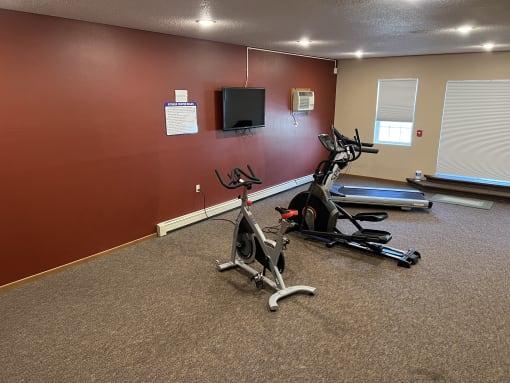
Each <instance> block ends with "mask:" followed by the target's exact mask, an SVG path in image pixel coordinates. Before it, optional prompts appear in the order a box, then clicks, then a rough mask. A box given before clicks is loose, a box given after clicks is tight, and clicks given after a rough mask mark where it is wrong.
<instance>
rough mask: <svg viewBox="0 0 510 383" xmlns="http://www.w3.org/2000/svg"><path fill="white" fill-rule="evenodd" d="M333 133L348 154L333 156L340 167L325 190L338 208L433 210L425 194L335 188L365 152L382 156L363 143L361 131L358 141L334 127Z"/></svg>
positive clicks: (327, 182) (357, 187)
mask: <svg viewBox="0 0 510 383" xmlns="http://www.w3.org/2000/svg"><path fill="white" fill-rule="evenodd" d="M332 130H333V133H334V136H335V138H336V140H337V143H338V146H339V147H340V148H344V150H340V151H338V152H335V153H330V156H334V159H333V161H334V162H335V163H336V164H335V168H334V169H333V171H332V172H331V173H330V174H328V175H327V178H328V179H327V181H326V183H325V186H326V188H327V189H328V190H329V191H330V194H331V199H332V200H333V202H335V203H338V204H359V205H377V206H387V207H399V208H401V209H402V210H411V209H430V208H431V207H432V201H429V200H427V198H426V197H425V194H424V193H423V192H422V191H420V190H416V189H392V188H374V187H361V186H343V185H339V184H335V181H336V180H337V179H338V177H339V176H340V173H341V171H342V170H343V169H344V168H345V167H346V166H347V165H348V163H349V162H352V161H354V160H356V159H358V158H359V156H360V155H361V153H362V152H365V153H374V154H375V153H378V152H379V149H374V148H372V146H373V144H372V143H366V142H361V141H360V139H359V135H358V133H357V131H356V137H355V138H354V139H350V138H348V137H345V136H344V135H342V134H341V133H340V132H339V131H338V130H337V129H336V128H335V127H334V126H333V127H332Z"/></svg>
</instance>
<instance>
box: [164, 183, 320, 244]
mask: <svg viewBox="0 0 510 383" xmlns="http://www.w3.org/2000/svg"><path fill="white" fill-rule="evenodd" d="M312 180H313V179H312V176H311V175H308V176H305V177H301V178H296V179H294V180H291V181H287V182H284V183H281V184H278V185H275V186H270V187H268V188H266V189H263V190H259V191H256V192H253V193H250V199H251V200H252V201H257V200H259V199H262V198H267V197H270V196H272V195H274V194H278V193H281V192H283V191H286V190H289V189H292V188H295V187H297V186H300V185H304V184H306V183H309V182H312ZM239 205H240V201H239V200H238V199H237V198H236V199H233V200H230V201H227V202H223V203H220V204H218V205H214V206H211V207H208V208H206V209H205V210H204V209H202V210H198V211H194V212H192V213H189V214H186V215H183V216H180V217H177V218H173V219H169V220H168V221H165V222H161V223H158V224H157V225H156V228H157V231H158V237H162V236H164V235H167V234H168V233H169V232H171V231H172V230H176V229H180V228H181V227H184V226H187V225H191V224H192V223H195V222H198V221H202V220H204V219H207V217H212V216H215V215H218V214H221V213H224V212H226V211H229V210H232V209H235V208H237V207H239ZM206 213H207V215H206Z"/></svg>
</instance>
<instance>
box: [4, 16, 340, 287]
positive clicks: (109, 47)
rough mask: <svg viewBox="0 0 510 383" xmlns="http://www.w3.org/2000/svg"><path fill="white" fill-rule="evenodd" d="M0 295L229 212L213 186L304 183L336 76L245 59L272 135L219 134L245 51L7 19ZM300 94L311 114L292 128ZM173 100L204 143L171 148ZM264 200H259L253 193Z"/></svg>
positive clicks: (296, 60)
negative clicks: (208, 211) (245, 181)
mask: <svg viewBox="0 0 510 383" xmlns="http://www.w3.org/2000/svg"><path fill="white" fill-rule="evenodd" d="M0 52H1V59H0V182H1V186H0V195H1V214H0V217H1V223H0V235H1V240H0V285H3V284H6V283H9V282H13V281H16V280H19V279H22V278H24V277H27V276H30V275H34V274H36V273H39V272H43V271H46V270H49V269H51V268H54V267H57V266H60V265H63V264H66V263H69V262H72V261H75V260H78V259H81V258H84V257H87V256H90V255H93V254H96V253H98V252H101V251H104V250H107V249H110V248H113V247H115V246H118V245H121V244H124V243H127V242H129V241H133V240H135V239H138V238H141V237H144V236H147V235H149V234H152V233H155V232H156V224H157V223H158V222H162V221H165V220H167V219H171V218H175V217H178V216H181V215H183V214H187V213H190V212H193V211H197V210H200V209H201V208H202V207H203V206H202V204H203V201H202V195H200V194H196V193H195V184H198V183H199V184H201V186H202V190H203V193H205V195H206V198H207V205H208V206H211V205H215V204H218V203H220V202H223V201H226V200H229V199H232V198H233V195H232V192H231V191H227V190H225V189H223V188H222V187H221V186H220V184H219V183H218V181H217V179H216V178H215V175H214V168H218V169H220V170H221V171H222V172H226V171H228V170H229V169H230V168H231V167H234V166H245V164H247V163H249V164H250V165H251V166H252V167H253V169H254V170H255V171H256V173H257V174H258V175H259V176H260V177H261V178H262V180H263V181H264V183H263V185H261V186H260V187H259V189H260V188H266V187H269V186H272V185H276V184H279V183H282V182H285V181H287V180H291V179H294V178H298V177H301V176H304V175H307V174H310V173H311V172H312V171H313V170H314V168H315V165H316V163H317V162H318V161H319V160H320V159H321V158H322V157H323V156H324V152H323V151H322V148H321V146H320V144H319V143H318V140H317V138H316V137H317V135H318V134H319V133H321V132H326V131H328V128H329V126H330V125H331V124H332V123H333V119H334V105H335V100H334V98H335V86H336V85H335V84H336V78H335V75H334V74H333V63H332V62H331V61H327V60H317V59H311V58H304V57H297V56H291V55H284V54H277V53H270V52H262V51H257V50H250V51H249V81H248V86H259V87H265V88H266V107H267V110H266V127H265V128H261V129H257V130H254V131H253V132H252V135H241V134H239V132H223V131H222V130H221V126H220V124H221V96H220V92H219V91H220V90H221V87H222V86H244V83H245V75H246V48H245V47H243V46H237V45H229V44H221V43H214V42H209V41H204V40H197V39H188V38H182V37H177V36H169V35H164V34H158V33H152V32H144V31H137V30H131V29H126V28H118V27H112V26H106V25H100V24H93V23H87V22H80V21H74V20H67V19H61V18H54V17H49V16H40V15H33V14H27V13H21V12H12V11H6V10H0ZM292 88H311V89H313V90H314V91H315V110H314V111H313V112H310V113H308V114H299V115H298V116H297V118H298V121H299V123H300V125H299V127H298V128H296V127H294V126H293V119H292V116H291V114H290V93H291V89H292ZM175 89H187V90H188V94H189V101H196V102H197V111H198V126H199V132H198V134H194V135H183V136H167V135H166V129H165V116H164V107H163V105H164V103H165V102H168V101H174V100H175V98H174V91H175ZM255 190H257V189H255Z"/></svg>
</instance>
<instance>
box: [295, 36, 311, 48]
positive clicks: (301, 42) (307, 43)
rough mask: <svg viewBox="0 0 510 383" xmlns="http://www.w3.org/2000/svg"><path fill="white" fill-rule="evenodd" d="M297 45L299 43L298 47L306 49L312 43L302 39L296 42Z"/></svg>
mask: <svg viewBox="0 0 510 383" xmlns="http://www.w3.org/2000/svg"><path fill="white" fill-rule="evenodd" d="M298 43H299V45H303V46H304V47H307V46H308V45H310V44H311V43H312V42H311V40H310V39H307V38H304V39H301V40H298Z"/></svg>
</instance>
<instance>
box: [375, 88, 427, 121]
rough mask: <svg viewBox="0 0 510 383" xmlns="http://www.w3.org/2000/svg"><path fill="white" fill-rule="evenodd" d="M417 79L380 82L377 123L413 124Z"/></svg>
mask: <svg viewBox="0 0 510 383" xmlns="http://www.w3.org/2000/svg"><path fill="white" fill-rule="evenodd" d="M417 85H418V80H417V79H389V80H379V89H378V91H377V115H376V120H377V121H398V122H413V120H414V103H415V100H416V87H417Z"/></svg>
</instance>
